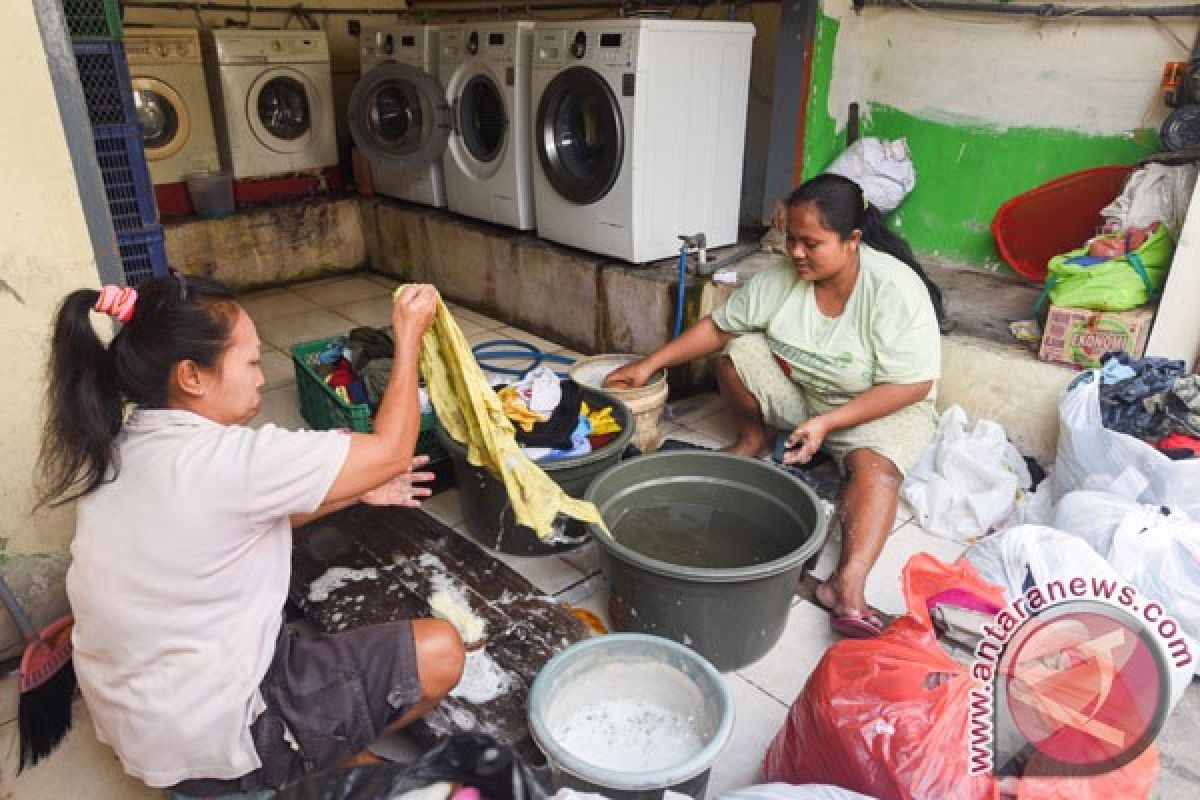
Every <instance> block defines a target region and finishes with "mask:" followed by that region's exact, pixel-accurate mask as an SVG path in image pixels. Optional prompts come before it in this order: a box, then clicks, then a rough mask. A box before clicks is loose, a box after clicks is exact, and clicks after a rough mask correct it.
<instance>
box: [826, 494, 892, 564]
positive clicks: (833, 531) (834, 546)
mask: <svg viewBox="0 0 1200 800" xmlns="http://www.w3.org/2000/svg"><path fill="white" fill-rule="evenodd" d="M900 503H901V505H900V508H899V509H897V511H896V519H895V520H894V521H893V522H892V534H893V535H895V533H896V532H897V531H899V530H900V529H901V528H903V527H904V526H905V525H908V524H909V520H910V519H911V516H910V510H909V509H908V506H907V504H906V503H905V502H904V501H903V500H901V501H900ZM841 554H842V531H841V528H840V526H839V524H838V521H837V517H836V516H835V517H834V519H832V520H831V521H830V523H829V534H828V535H827V536H826V537H825V544H824V545H822V547H821V555H820V556H818V558H817V565H816V566H815V567H814V568H813V569H812V570H811V574H812V575H813V576H814V577H816V578H819V579H820V580H825V579H826V578H828V577H829V576H830V575H832V574H833V571H834V570H835V569H836V568H837V565H838V559H839V558H840V557H841Z"/></svg>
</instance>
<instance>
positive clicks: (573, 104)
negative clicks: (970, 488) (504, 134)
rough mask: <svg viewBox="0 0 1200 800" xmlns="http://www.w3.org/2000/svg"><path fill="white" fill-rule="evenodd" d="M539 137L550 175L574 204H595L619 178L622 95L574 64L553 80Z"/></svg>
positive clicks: (541, 106)
mask: <svg viewBox="0 0 1200 800" xmlns="http://www.w3.org/2000/svg"><path fill="white" fill-rule="evenodd" d="M534 136H535V137H536V140H537V154H538V160H539V161H540V162H541V164H542V170H543V172H544V173H545V175H546V179H547V180H548V181H549V182H550V185H551V186H553V187H554V188H555V190H556V191H557V192H558V193H559V194H561V195H562V196H563V197H564V198H566V199H567V200H569V201H571V202H572V203H578V204H579V205H588V204H590V203H595V202H596V201H598V200H600V199H601V198H603V197H604V196H605V195H606V194H608V191H609V190H610V189H612V187H613V184H614V183H616V182H617V176H618V175H619V174H620V172H621V160H622V159H623V158H624V155H625V123H624V120H623V119H622V116H621V106H620V105H619V104H618V103H617V96H616V95H615V94H613V90H612V88H611V87H610V86H609V85H608V81H606V80H605V79H604V78H603V77H601V76H600V74H599V73H597V72H596V71H595V70H592V69H589V68H588V67H571V68H569V69H566V70H563V71H562V72H560V73H558V75H555V76H554V78H552V79H551V80H550V83H548V84H547V85H546V88H545V90H544V91H543V92H542V98H541V100H540V101H539V102H538V109H537V119H536V121H535V124H534Z"/></svg>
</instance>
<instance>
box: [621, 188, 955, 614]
mask: <svg viewBox="0 0 1200 800" xmlns="http://www.w3.org/2000/svg"><path fill="white" fill-rule="evenodd" d="M786 233H787V253H788V256H790V259H791V262H790V263H787V262H781V263H780V264H779V266H777V267H772V268H770V269H768V270H766V271H764V272H763V273H761V274H759V275H757V276H755V277H754V278H753V279H752V280H751V281H750V282H749V283H747V284H746V285H745V286H744V287H742V288H741V289H739V290H738V291H737V292H735V293H734V295H733V296H732V297H731V298H730V299H729V301H728V302H727V303H726V304H725V305H724V306H722V307H721V308H719V309H717V310H716V311H714V312H713V314H712V315H711V316H709V317H705V318H704V319H702V320H701V321H700V322H699V323H697V324H696V325H695V326H693V327H692V328H690V329H688V330H687V331H686V332H685V333H684V334H683V335H682V336H680V337H679V338H678V339H676V340H675V341H673V342H670V343H668V344H667V345H665V346H663V347H661V348H659V349H658V350H656V351H655V352H653V353H651V354H650V355H648V356H646V357H645V358H643V359H641V360H640V361H637V362H635V363H633V364H630V365H628V366H626V367H623V368H622V369H620V370H617V371H616V372H614V373H612V375H610V376H609V378H608V381H607V385H609V386H616V387H637V386H642V385H644V384H645V382H646V381H647V380H649V379H650V377H651V376H652V375H654V374H655V373H656V372H657V371H658V370H660V369H662V368H664V367H671V366H675V365H677V364H683V363H686V362H688V361H691V360H693V359H696V358H700V357H703V356H706V355H709V354H711V353H715V352H717V351H722V350H723V351H724V354H723V356H722V357H721V358H720V359H718V360H717V363H716V373H717V382H718V385H719V387H720V390H721V395H722V396H723V397H724V398H725V402H726V403H727V404H728V406H729V408H730V410H731V412H732V414H733V416H734V419H735V421H736V423H737V426H738V438H737V441H736V442H735V443H734V444H733V445H732V446H731V447H729V448H728V450H729V452H733V453H739V454H742V455H747V456H759V455H761V454H762V453H763V451H764V450H765V449H766V448H767V446H768V445H769V443H770V435H769V433H768V428H778V429H781V430H786V431H791V435H790V436H789V437H788V447H789V450H788V452H787V454H786V455H785V457H784V460H785V462H786V463H789V464H804V463H807V462H808V461H809V460H811V459H812V457H813V456H814V455H815V454H816V453H817V451H818V450H820V449H822V448H824V449H825V450H826V451H828V452H829V453H830V454H832V455H833V456H834V457H835V458H837V459H838V461H839V463H840V464H841V467H842V471H843V472H844V473H845V475H846V478H847V482H846V486H845V489H844V494H843V497H842V499H841V503H840V506H839V509H840V510H839V517H840V521H841V529H842V553H841V559H840V561H839V564H838V568H837V571H836V572H834V574H833V575H832V576H831V577H830V578H829V580H828V581H826V582H825V583H824V584H822V585H821V586H820V587H819V588H818V590H817V602H818V603H819V604H821V605H822V606H824V607H825V608H826V609H827V610H829V611H830V613H831V614H832V617H833V627H834V630H836V631H837V632H839V633H841V634H843V635H846V636H860V637H861V636H873V635H875V634H878V633H879V632H880V630H881V629H882V620H881V619H880V617H879V614H878V613H877V612H875V611H873V610H872V609H871V608H870V607H869V606H868V605H867V602H866V597H865V595H864V591H865V585H866V580H867V574H868V573H869V572H870V571H871V568H872V567H873V566H874V565H875V562H876V560H877V559H878V558H879V553H880V551H881V550H882V549H883V544H884V541H885V540H886V538H887V535H888V533H889V532H890V530H891V526H892V523H893V520H894V519H895V516H896V506H897V503H898V499H899V489H900V483H901V481H902V479H903V477H904V474H905V472H906V471H907V470H908V469H910V468H911V467H912V466H913V464H915V463H916V461H917V459H918V458H919V457H920V455H921V453H922V452H923V451H924V450H925V448H926V446H928V445H929V443H930V441H931V440H932V438H933V434H934V430H935V427H936V412H935V411H934V406H933V402H934V395H935V390H934V385H935V383H936V381H937V379H938V377H939V375H940V370H941V341H940V338H939V337H940V334H939V319H940V318H941V317H942V309H941V293H940V292H939V291H938V289H937V287H936V286H934V285H933V284H932V283H931V282H930V281H929V279H928V278H927V277H926V276H925V273H924V272H923V271H922V269H921V267H920V265H919V264H918V263H917V260H916V258H915V257H914V256H913V253H912V250H911V249H910V248H909V246H908V244H907V243H905V242H904V240H903V239H901V238H900V237H898V236H896V235H895V234H893V233H891V232H890V231H888V230H887V229H886V228H885V227H884V224H883V217H882V215H881V214H880V212H879V210H878V209H876V208H875V207H874V206H871V205H870V203H869V202H868V201H867V199H866V196H865V195H864V194H863V192H862V190H861V189H860V188H859V187H858V184H856V183H854V182H853V181H850V180H848V179H846V178H842V177H839V176H836V175H821V176H819V177H817V178H814V179H812V180H810V181H808V182H807V183H805V184H804V185H802V186H800V187H799V188H798V189H796V190H795V191H794V192H792V194H791V196H790V197H789V198H788V202H787V231H786Z"/></svg>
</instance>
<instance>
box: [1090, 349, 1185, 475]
mask: <svg viewBox="0 0 1200 800" xmlns="http://www.w3.org/2000/svg"><path fill="white" fill-rule="evenodd" d="M1102 363H1103V367H1102V369H1101V371H1100V381H1101V382H1100V409H1101V412H1102V414H1103V417H1104V427H1106V428H1108V429H1109V430H1114V431H1119V432H1121V433H1126V434H1129V435H1130V436H1135V437H1137V438H1138V439H1141V440H1143V441H1145V442H1147V443H1149V444H1151V445H1153V446H1154V447H1156V448H1158V449H1159V450H1160V451H1162V452H1163V454H1164V455H1166V456H1168V457H1170V458H1172V459H1176V460H1182V459H1189V458H1196V457H1198V456H1200V375H1188V374H1186V373H1185V367H1184V363H1183V362H1182V361H1175V360H1172V359H1167V358H1130V356H1129V354H1128V353H1113V354H1110V355H1108V356H1106V357H1105V358H1104V360H1103V362H1102Z"/></svg>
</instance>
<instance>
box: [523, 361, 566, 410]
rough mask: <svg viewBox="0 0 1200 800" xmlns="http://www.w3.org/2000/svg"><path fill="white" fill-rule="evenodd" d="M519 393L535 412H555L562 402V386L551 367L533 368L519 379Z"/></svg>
mask: <svg viewBox="0 0 1200 800" xmlns="http://www.w3.org/2000/svg"><path fill="white" fill-rule="evenodd" d="M517 394H519V395H520V396H521V399H522V400H524V401H525V405H527V406H528V407H529V410H530V411H532V412H534V413H535V414H553V413H554V409H556V408H558V404H559V403H561V402H562V386H561V384H560V383H559V380H558V376H557V375H555V374H554V370H552V369H550V368H549V367H538V368H537V369H534V370H531V371H530V372H529V373H528V374H526V375H525V377H524V378H521V380H519V381H517Z"/></svg>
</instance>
